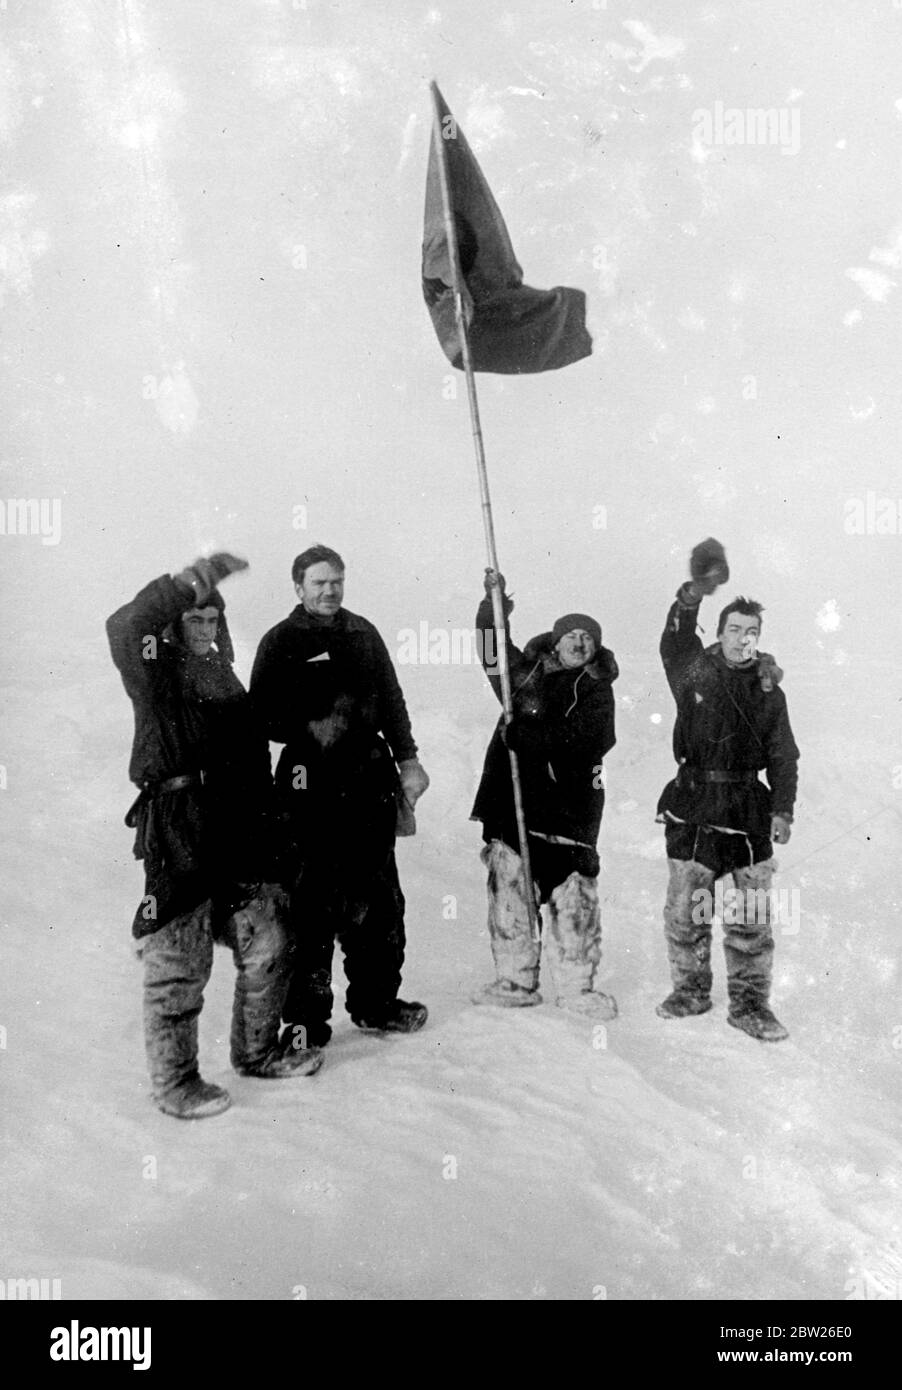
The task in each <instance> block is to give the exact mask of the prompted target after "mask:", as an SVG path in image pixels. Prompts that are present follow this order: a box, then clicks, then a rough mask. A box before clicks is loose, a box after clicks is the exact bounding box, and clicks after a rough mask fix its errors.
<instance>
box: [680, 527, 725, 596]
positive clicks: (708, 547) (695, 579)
mask: <svg viewBox="0 0 902 1390" xmlns="http://www.w3.org/2000/svg"><path fill="white" fill-rule="evenodd" d="M689 573H690V574H691V576H692V580H691V583H690V584H689V588H690V589H692V590H694V592H695V594H696V595H697V596H698V597H701V596H702V595H704V594H713V593H714V590H715V589H718V588H720V585H721V584H726V582H727V580H728V579H729V577H730V567H729V565H728V564H727V554H726V551H725V550H724V548H723V546H722V545H721V543H720V541H716V540H715V539H714V537H713V536H709V537H708V539H707V540H704V541H699V543H698V545H697V546H695V547H694V548H693V551H692V554H691V555H690V557H689Z"/></svg>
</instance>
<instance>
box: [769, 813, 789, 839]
mask: <svg viewBox="0 0 902 1390" xmlns="http://www.w3.org/2000/svg"><path fill="white" fill-rule="evenodd" d="M791 834H792V823H791V822H790V821H789V820H787V818H786V816H779V815H775V816H771V818H770V838H771V839H772V840H773V842H774V844H775V845H786V844H788V843H789V837H790V835H791Z"/></svg>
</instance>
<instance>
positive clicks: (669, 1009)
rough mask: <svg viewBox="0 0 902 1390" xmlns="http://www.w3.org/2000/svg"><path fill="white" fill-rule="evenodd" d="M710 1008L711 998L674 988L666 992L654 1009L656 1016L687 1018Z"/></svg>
mask: <svg viewBox="0 0 902 1390" xmlns="http://www.w3.org/2000/svg"><path fill="white" fill-rule="evenodd" d="M710 1008H711V1000H710V998H708V997H707V996H703V995H700V994H688V993H686V992H685V991H683V990H677V989H675V990H674V991H673V993H672V994H668V996H667V998H666V999H664V1000H663V1001H662V1002H661V1003H660V1004H659V1005H658V1006H657V1008H656V1009H655V1013H656V1014H657V1015H658V1018H688V1017H690V1016H692V1015H694V1014H706V1013H707V1012H708V1010H709V1009H710Z"/></svg>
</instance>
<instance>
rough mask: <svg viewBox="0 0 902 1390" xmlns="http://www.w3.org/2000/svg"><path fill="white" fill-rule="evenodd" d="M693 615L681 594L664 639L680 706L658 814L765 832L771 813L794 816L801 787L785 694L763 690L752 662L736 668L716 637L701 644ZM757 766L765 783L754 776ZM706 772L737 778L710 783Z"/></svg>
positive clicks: (668, 672)
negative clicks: (672, 770) (669, 775)
mask: <svg viewBox="0 0 902 1390" xmlns="http://www.w3.org/2000/svg"><path fill="white" fill-rule="evenodd" d="M697 618H698V608H697V606H696V607H688V606H686V605H684V604H683V603H682V602H681V601H680V599H679V598H678V599H677V602H676V603H674V604H673V605H672V606H671V609H670V612H669V613H668V615H667V622H666V625H665V627H664V632H663V635H662V637H661V647H660V650H661V658H662V660H663V662H664V670H665V672H666V675H667V680H668V683H669V685H670V689H671V691H672V692H673V696H674V699H675V700H676V705H677V717H676V723H675V725H674V730H673V754H674V757H675V758H676V760H677V762H678V763H680V764H682V766H681V768H680V771H679V772H678V774H677V776H676V777H675V778H674V779H673V781H671V782H668V784H667V786H666V787H665V788H664V791H663V792H662V794H661V799H660V801H659V802H658V815H659V817H660V818H662V819H669V817H670V816H675V817H676V818H677V819H679V820H682V821H687V822H689V823H691V824H693V825H709V826H718V827H723V828H724V829H727V830H741V831H744V832H745V833H746V834H748V835H752V836H764V837H768V836H769V835H770V818H771V815H772V814H779V815H784V816H787V817H789V818H791V817H792V812H793V808H794V806H795V798H796V788H797V785H798V759H799V750H798V748H797V747H796V743H795V739H794V738H793V735H792V729H791V728H790V725H789V715H788V713H787V709H786V696H785V695H784V694H783V691H782V690H781V689H780V688H779V686H777V685H774V687H773V689H771V690H765V689H764V685H763V683H762V680H761V678H760V675H759V671H758V664H757V661H755V660H753V661H750V662H748V663H746V664H744V665H742V666H734V665H732V664H731V663H729V662H728V661H727V660H726V658H725V657H724V655H723V653H722V651H721V648H720V643H719V642H716V643H714V644H713V645H712V646H710V647H703V646H702V643H701V640H700V638H699V636H698V634H697V632H696V626H697ZM760 770H764V772H765V774H766V776H767V783H768V785H765V784H764V783H763V782H762V781H760V780H759V779H758V777H757V773H758V772H759V771H760ZM705 772H719V773H722V774H727V775H732V776H733V777H734V778H735V779H736V780H733V781H727V780H722V781H717V780H715V781H711V780H708V779H706V778H705V777H704V776H703V775H701V774H703V773H705ZM667 813H669V816H668V815H667Z"/></svg>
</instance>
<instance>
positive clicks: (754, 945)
mask: <svg viewBox="0 0 902 1390" xmlns="http://www.w3.org/2000/svg"><path fill="white" fill-rule="evenodd" d="M772 879H773V860H771V859H766V860H764V861H763V862H762V863H760V864H753V865H751V866H750V867H749V868H745V869H734V871H733V882H734V883H735V885H736V888H737V890H738V892H739V894H740V899H739V900H740V902H741V903H742V904H743V911H742V912H741V913H739V914H737V915H738V916H739V917H740V918H741V919H742V920H740V921H731V922H730V923H729V924H727V923H725V924H724V933H725V934H724V954H725V955H726V958H727V992H728V994H729V997H730V1010H729V1013H728V1015H727V1022H728V1023H729V1024H730V1025H731V1027H733V1028H739V1029H740V1030H741V1031H742V1032H743V1033H748V1035H749V1037H750V1038H757V1039H758V1041H759V1042H782V1041H783V1040H784V1038H788V1037H789V1032H788V1030H787V1029H786V1028H784V1027H783V1024H782V1023H780V1021H779V1020H778V1019H777V1018H775V1016H774V1014H773V1013H772V1012H771V1009H770V1008H769V1006H768V999H769V998H770V990H771V979H772V976H773V964H774V936H773V927H772V925H771V915H772V905H771V894H770V886H771V880H772Z"/></svg>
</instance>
